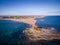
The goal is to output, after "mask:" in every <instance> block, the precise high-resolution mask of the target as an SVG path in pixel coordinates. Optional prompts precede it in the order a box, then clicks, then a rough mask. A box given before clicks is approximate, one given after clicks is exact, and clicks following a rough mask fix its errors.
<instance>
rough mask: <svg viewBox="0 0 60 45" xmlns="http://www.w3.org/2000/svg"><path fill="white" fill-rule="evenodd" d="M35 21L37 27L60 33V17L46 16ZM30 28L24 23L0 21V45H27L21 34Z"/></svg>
mask: <svg viewBox="0 0 60 45" xmlns="http://www.w3.org/2000/svg"><path fill="white" fill-rule="evenodd" d="M35 20H36V25H37V26H38V27H42V28H47V27H49V28H51V27H53V28H55V29H56V30H57V31H60V16H46V17H44V18H36V19H35ZM31 26H32V25H30V24H27V23H24V22H16V21H12V20H0V45H1V44H2V45H27V42H26V40H25V39H26V36H25V34H23V33H22V32H23V30H25V29H26V28H30V27H31ZM52 45H53V44H52Z"/></svg>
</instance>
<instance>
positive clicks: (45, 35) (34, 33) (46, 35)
mask: <svg viewBox="0 0 60 45" xmlns="http://www.w3.org/2000/svg"><path fill="white" fill-rule="evenodd" d="M35 18H36V17H34V18H33V17H29V18H19V19H17V18H7V19H5V20H13V21H18V22H24V23H28V24H31V25H32V27H31V28H27V29H26V30H24V31H23V33H24V34H25V35H26V37H27V38H28V39H29V40H30V41H38V40H53V39H60V35H59V34H60V32H57V31H55V30H54V29H53V28H52V30H51V29H43V28H37V27H36V25H35V23H36V20H34V19H35ZM41 18H43V17H41Z"/></svg>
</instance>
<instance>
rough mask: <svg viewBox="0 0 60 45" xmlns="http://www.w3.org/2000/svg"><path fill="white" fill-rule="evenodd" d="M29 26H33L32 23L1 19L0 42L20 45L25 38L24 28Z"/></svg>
mask: <svg viewBox="0 0 60 45" xmlns="http://www.w3.org/2000/svg"><path fill="white" fill-rule="evenodd" d="M29 27H31V25H30V24H27V23H23V22H16V21H11V20H0V44H6V45H11V44H16V45H19V44H20V42H21V40H22V39H24V38H25V35H24V34H23V33H22V32H23V30H25V29H26V28H29ZM21 43H22V42H21Z"/></svg>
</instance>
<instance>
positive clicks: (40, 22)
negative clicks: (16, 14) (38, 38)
mask: <svg viewBox="0 0 60 45" xmlns="http://www.w3.org/2000/svg"><path fill="white" fill-rule="evenodd" d="M35 20H37V21H36V25H37V26H38V27H42V28H52V27H53V28H55V29H56V30H57V31H60V16H46V17H44V18H36V19H35Z"/></svg>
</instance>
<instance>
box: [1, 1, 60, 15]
mask: <svg viewBox="0 0 60 45" xmlns="http://www.w3.org/2000/svg"><path fill="white" fill-rule="evenodd" d="M0 15H60V0H0Z"/></svg>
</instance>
